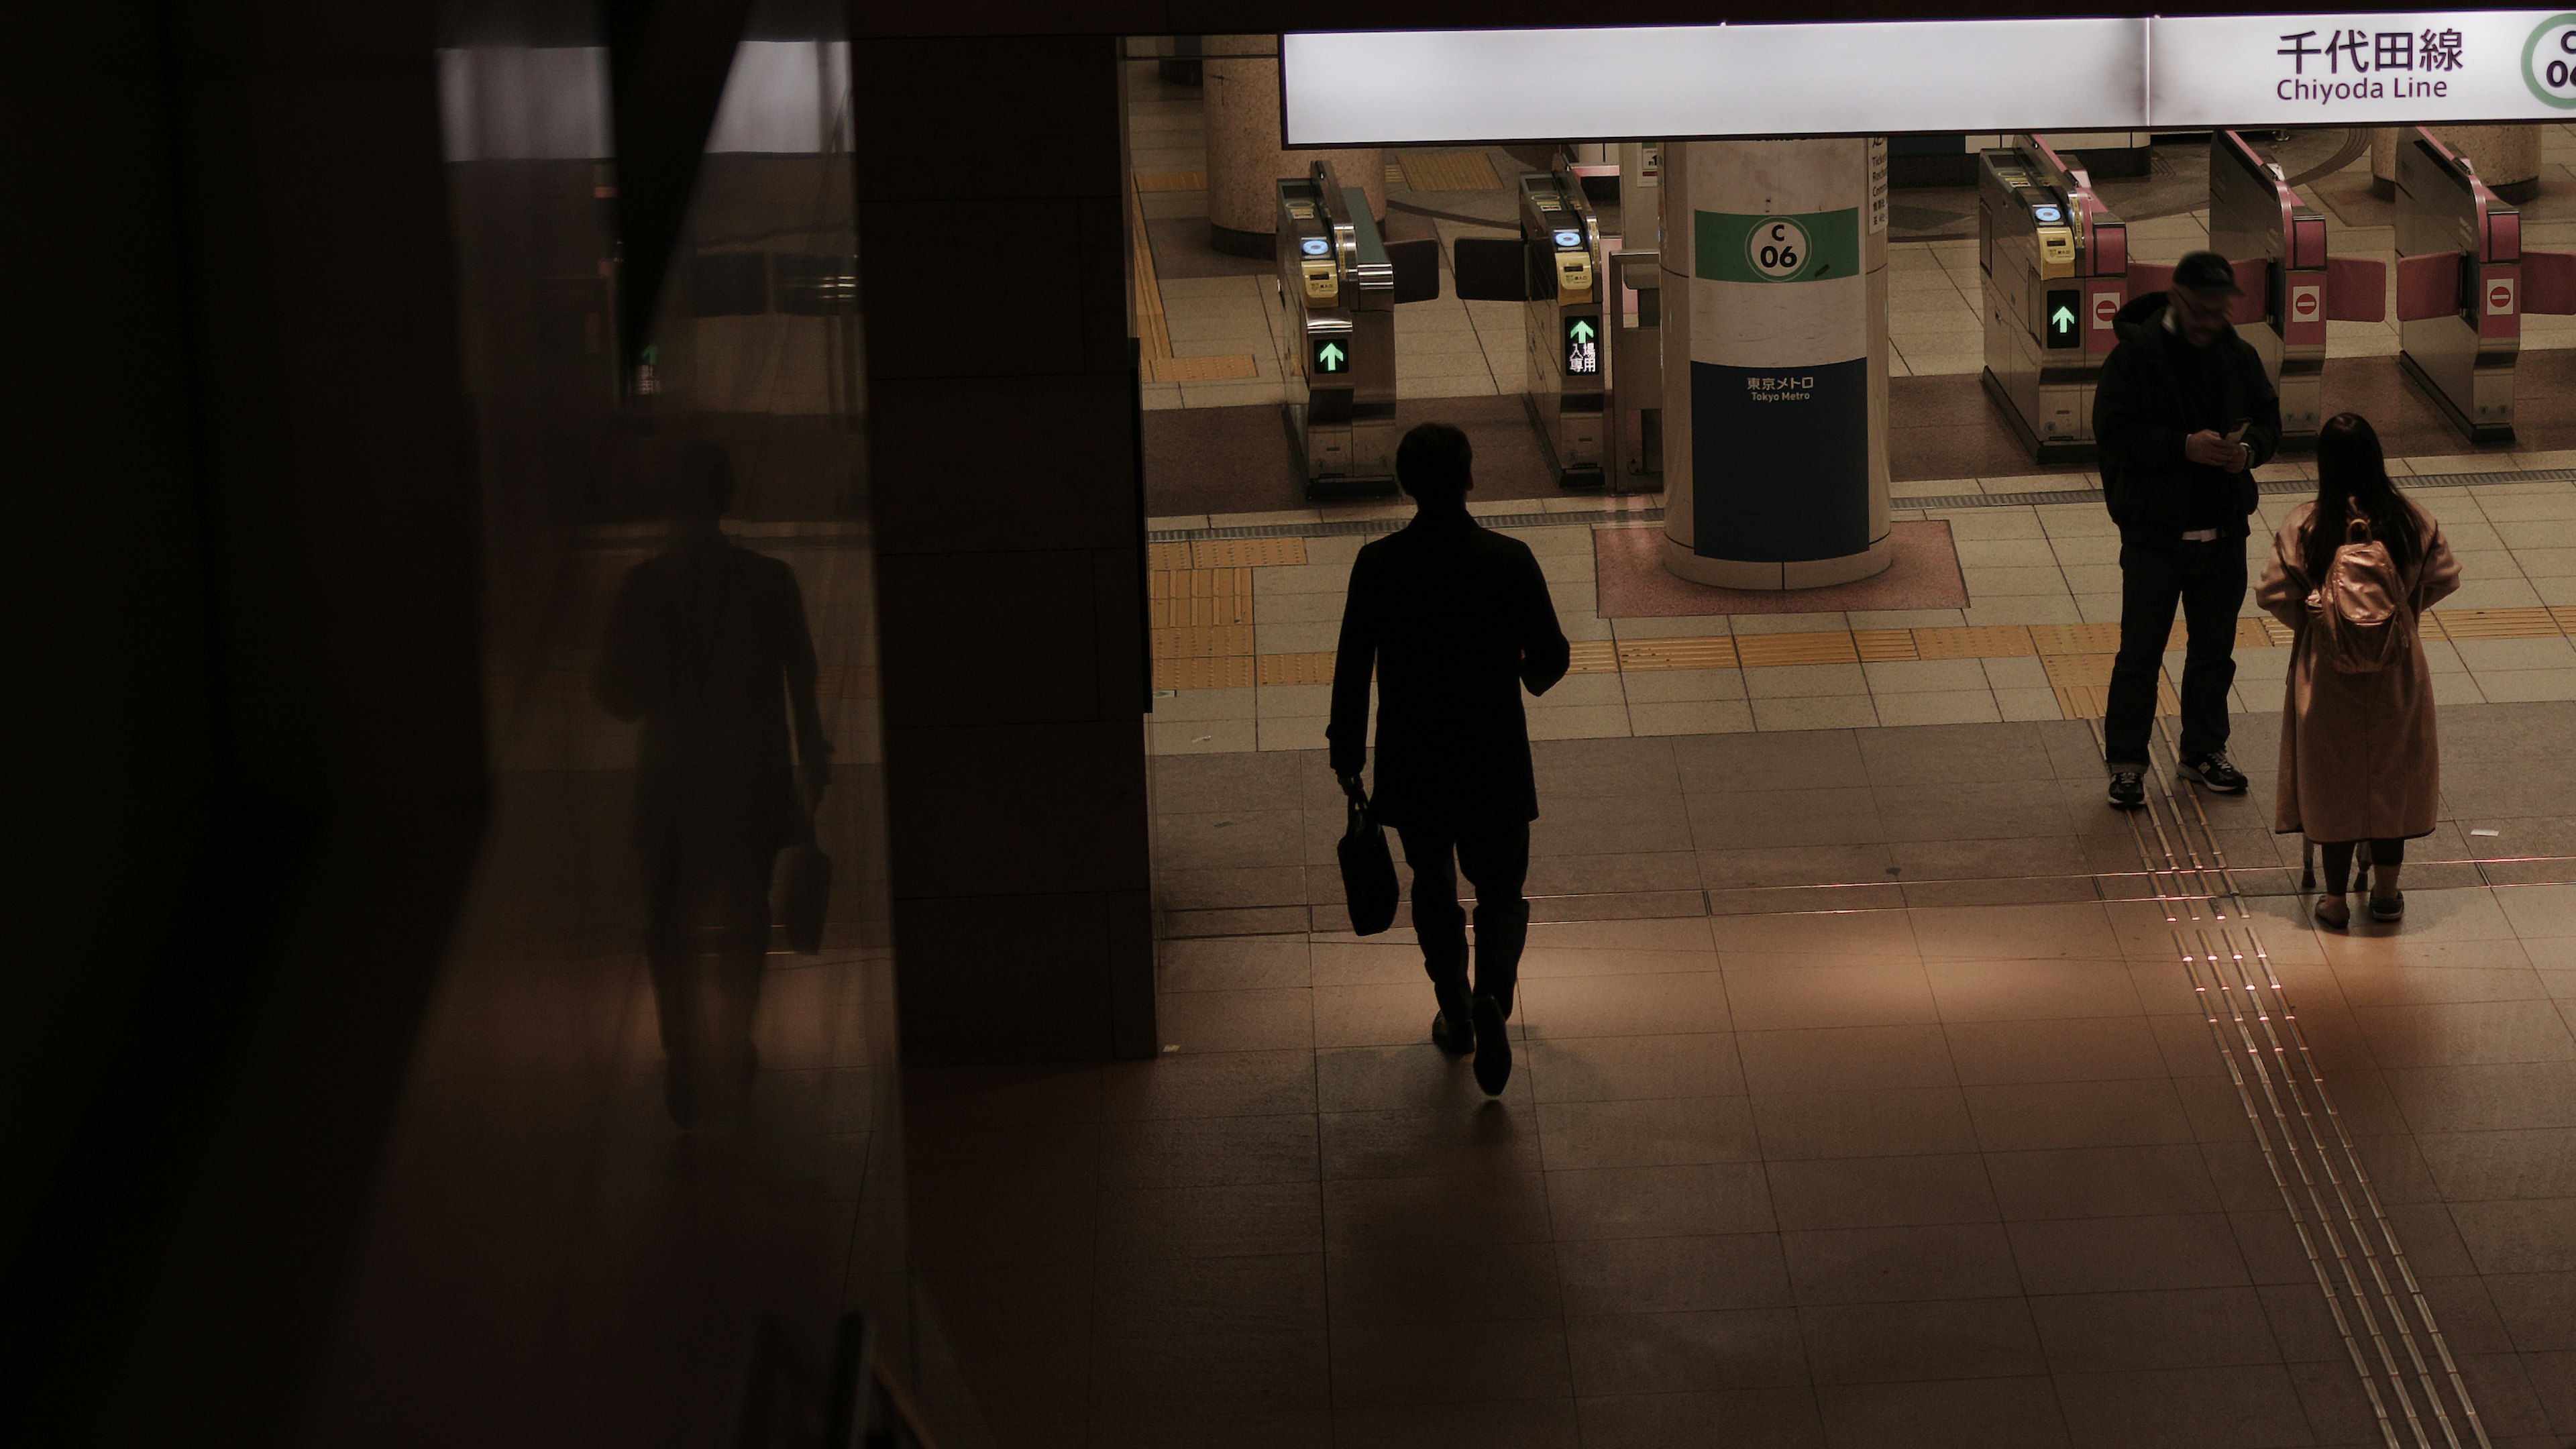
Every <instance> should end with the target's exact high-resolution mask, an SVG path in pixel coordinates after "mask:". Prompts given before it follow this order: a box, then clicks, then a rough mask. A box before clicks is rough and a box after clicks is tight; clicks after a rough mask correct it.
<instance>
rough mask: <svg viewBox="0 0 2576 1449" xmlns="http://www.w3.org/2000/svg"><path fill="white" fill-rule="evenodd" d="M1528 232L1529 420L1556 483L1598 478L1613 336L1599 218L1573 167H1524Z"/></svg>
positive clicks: (1597, 481) (1584, 483)
mask: <svg viewBox="0 0 2576 1449" xmlns="http://www.w3.org/2000/svg"><path fill="white" fill-rule="evenodd" d="M1521 241H1522V243H1523V244H1524V246H1525V247H1526V248H1527V251H1526V253H1525V255H1526V256H1527V257H1528V259H1529V267H1530V277H1529V302H1528V304H1527V305H1528V312H1527V314H1526V315H1527V318H1528V322H1527V326H1526V327H1525V329H1524V331H1525V333H1526V335H1527V338H1528V348H1527V352H1528V356H1529V392H1528V394H1527V396H1528V398H1529V409H1530V420H1531V421H1532V422H1534V423H1536V424H1537V425H1538V436H1539V442H1540V443H1541V445H1543V446H1544V447H1545V448H1546V449H1547V454H1548V463H1549V465H1550V466H1551V467H1553V468H1554V469H1555V470H1556V478H1557V483H1558V484H1559V485H1560V486H1562V487H1566V488H1599V487H1601V486H1603V485H1604V483H1605V482H1606V481H1607V478H1606V475H1605V473H1604V470H1603V466H1602V465H1603V462H1604V460H1605V458H1606V457H1607V447H1606V445H1607V444H1608V442H1609V438H1608V437H1607V429H1606V428H1605V426H1604V424H1605V422H1606V421H1607V419H1606V417H1605V415H1604V407H1603V405H1604V404H1605V403H1606V402H1607V401H1608V396H1607V392H1608V389H1607V386H1606V377H1605V374H1606V372H1607V370H1608V358H1609V354H1610V339H1609V338H1608V337H1606V336H1604V335H1602V326H1603V323H1604V321H1605V320H1606V319H1605V317H1604V312H1603V308H1602V306H1601V297H1602V294H1603V293H1604V292H1605V291H1607V290H1608V283H1609V277H1608V276H1607V274H1606V273H1605V271H1604V269H1603V267H1602V251H1601V222H1600V219H1599V218H1597V217H1595V216H1594V215H1593V213H1592V203H1591V202H1590V201H1589V200H1587V199H1586V198H1585V197H1584V194H1583V182H1582V179H1581V178H1579V177H1577V176H1575V175H1574V174H1573V173H1572V172H1570V171H1564V170H1559V171H1555V172H1552V173H1549V174H1547V175H1544V176H1542V175H1538V174H1536V173H1530V174H1525V175H1523V176H1522V177H1521Z"/></svg>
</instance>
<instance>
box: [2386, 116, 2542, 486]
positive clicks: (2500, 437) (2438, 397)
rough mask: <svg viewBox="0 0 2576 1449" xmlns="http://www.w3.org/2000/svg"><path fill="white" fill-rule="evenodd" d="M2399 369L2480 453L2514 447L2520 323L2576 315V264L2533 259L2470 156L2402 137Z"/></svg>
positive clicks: (2509, 211) (2419, 135) (2417, 132)
mask: <svg viewBox="0 0 2576 1449" xmlns="http://www.w3.org/2000/svg"><path fill="white" fill-rule="evenodd" d="M2396 179H2397V330H2398V334H2399V337H2400V340H2401V342H2402V345H2403V350H2402V351H2400V352H2399V353H2398V356H2397V361H2398V365H2399V366H2400V367H2402V368H2403V369H2404V370H2405V372H2406V375H2407V376H2408V377H2410V378H2413V379H2414V380H2415V383H2416V385H2417V386H2419V387H2421V388H2423V389H2424V391H2425V393H2426V394H2427V395H2428V396H2430V397H2431V398H2432V399H2433V401H2434V403H2435V404H2436V405H2437V406H2439V407H2440V408H2441V410H2442V412H2443V415H2444V416H2446V417H2448V418H2449V419H2450V420H2451V424H2452V426H2454V427H2456V428H2458V429H2459V430H2460V431H2461V432H2462V433H2464V434H2466V435H2467V437H2468V439H2469V441H2471V442H2473V443H2505V442H2511V441H2513V373H2514V363H2515V361H2516V360H2517V359H2518V358H2519V356H2520V354H2521V351H2522V316H2523V314H2524V313H2526V312H2532V313H2569V312H2576V254H2571V253H2568V252H2540V251H2527V250H2525V249H2524V248H2523V246H2522V216H2521V214H2520V213H2519V212H2517V211H2516V210H2514V208H2513V207H2511V206H2508V205H2506V204H2505V203H2504V202H2503V201H2502V200H2499V199H2498V198H2497V196H2496V194H2495V193H2494V192H2492V191H2489V190H2488V189H2487V186H2486V183H2485V182H2483V181H2480V180H2479V179H2478V173H2477V168H2476V167H2475V166H2474V165H2473V164H2471V162H2470V160H2469V158H2468V157H2466V156H2463V155H2460V154H2459V153H2458V152H2456V151H2454V150H2452V149H2451V148H2450V147H2448V146H2445V145H2443V144H2442V143H2441V142H2440V141H2437V140H2435V139H2434V138H2433V136H2432V134H2431V133H2430V132H2427V131H2425V130H2423V129H2422V128H2420V127H2410V128H2408V129H2407V130H2404V131H2402V132H2400V133H2398V142H2397V178H2396Z"/></svg>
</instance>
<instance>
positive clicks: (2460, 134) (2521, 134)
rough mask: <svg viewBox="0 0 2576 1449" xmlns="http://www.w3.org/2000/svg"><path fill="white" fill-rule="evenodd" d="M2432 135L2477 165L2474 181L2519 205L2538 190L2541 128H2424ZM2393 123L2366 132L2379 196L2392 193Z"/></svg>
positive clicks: (2394, 171)
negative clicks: (2368, 136)
mask: <svg viewBox="0 0 2576 1449" xmlns="http://www.w3.org/2000/svg"><path fill="white" fill-rule="evenodd" d="M2425 129H2426V130H2428V131H2431V132H2432V133H2433V138H2434V139H2435V140H2437V141H2440V142H2441V143H2442V144H2443V145H2445V146H2448V147H2450V148H2451V149H2452V150H2454V151H2457V152H2459V153H2460V154H2461V155H2463V156H2466V157H2468V158H2469V160H2471V161H2472V162H2475V163H2476V164H2477V168H2478V179H2479V180H2480V181H2483V182H2485V183H2486V184H2487V189H2488V190H2489V191H2492V192H2494V193H2495V194H2496V195H2498V196H2500V197H2502V198H2504V199H2505V200H2507V201H2510V202H2512V203H2513V204H2514V205H2516V206H2520V205H2521V204H2523V203H2524V202H2526V201H2529V200H2531V199H2532V198H2533V197H2535V196H2538V195H2539V194H2540V127H2538V126H2535V125H2528V124H2525V123H2523V122H2519V121H2499V122H2492V123H2480V124H2475V125H2465V126H2427V127H2425ZM2401 134H2403V133H2402V132H2401V131H2400V130H2399V129H2398V128H2397V127H2395V126H2382V127H2380V128H2379V129H2377V130H2374V131H2372V132H2371V133H2370V189H2371V190H2372V191H2373V192H2375V193H2377V194H2378V195H2379V197H2380V198H2381V199H2382V200H2386V199H2388V198H2391V197H2394V196H2395V195H2396V194H2397V138H2398V136H2399V135H2401Z"/></svg>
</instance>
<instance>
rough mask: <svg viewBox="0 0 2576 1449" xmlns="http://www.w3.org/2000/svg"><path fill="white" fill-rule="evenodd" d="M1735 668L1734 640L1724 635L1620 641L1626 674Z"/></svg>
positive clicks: (1622, 665) (1621, 661)
mask: <svg viewBox="0 0 2576 1449" xmlns="http://www.w3.org/2000/svg"><path fill="white" fill-rule="evenodd" d="M1735 667H1736V662H1735V641H1734V640H1733V639H1729V638H1727V637H1726V636H1724V635H1715V636H1711V637H1709V638H1704V639H1626V640H1622V641H1620V644H1619V669H1620V672H1621V673H1625V674H1647V673H1652V672H1655V671H1658V670H1666V669H1733V668H1735Z"/></svg>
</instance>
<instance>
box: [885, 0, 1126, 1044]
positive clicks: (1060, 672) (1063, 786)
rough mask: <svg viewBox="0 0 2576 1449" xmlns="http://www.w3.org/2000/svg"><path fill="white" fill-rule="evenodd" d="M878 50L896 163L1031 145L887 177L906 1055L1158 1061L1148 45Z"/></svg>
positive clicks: (890, 650) (1005, 40) (891, 638)
mask: <svg viewBox="0 0 2576 1449" xmlns="http://www.w3.org/2000/svg"><path fill="white" fill-rule="evenodd" d="M852 65H853V69H854V71H855V73H856V74H859V75H862V76H866V77H868V78H869V79H868V81H867V83H866V84H864V85H861V86H860V87H858V91H857V106H858V110H857V120H858V124H857V134H859V135H861V136H867V137H872V138H875V140H876V141H877V142H879V143H881V144H883V145H884V146H886V147H888V148H889V149H888V150H887V151H886V152H885V154H888V155H913V154H928V153H929V152H931V151H936V150H939V149H940V148H942V147H953V148H955V150H956V152H957V154H959V155H966V156H1008V157H1010V164H1009V165H1007V166H964V167H955V168H942V167H926V166H924V167H902V166H863V167H861V168H859V173H858V174H859V194H858V202H859V230H860V240H859V279H860V281H859V286H860V301H861V305H862V307H863V309H864V311H865V314H866V317H867V335H868V348H867V357H868V479H869V483H870V486H871V488H872V489H873V492H874V500H873V501H874V526H875V529H876V557H877V599H878V609H879V614H878V637H879V639H880V640H881V641H882V648H883V650H884V664H883V671H884V673H883V679H882V684H881V690H880V692H881V695H882V697H883V699H884V708H885V760H886V788H887V816H888V830H889V835H890V836H891V840H890V849H891V856H892V871H891V874H892V878H893V880H892V888H893V896H894V936H895V961H896V972H897V976H898V987H899V990H900V993H901V1004H902V1028H903V1060H904V1065H905V1066H907V1067H919V1066H949V1065H960V1064H989V1063H997V1062H1065V1061H1106V1060H1109V1059H1111V1058H1113V1057H1150V1056H1153V1055H1154V1054H1155V1052H1156V1050H1157V1047H1158V1046H1159V1041H1158V1039H1157V1038H1156V1036H1155V1034H1154V953H1153V941H1152V939H1151V931H1150V912H1151V901H1150V896H1149V892H1150V890H1151V888H1152V884H1153V865H1152V860H1151V857H1150V856H1149V854H1148V852H1147V836H1146V831H1147V824H1146V813H1145V720H1144V708H1145V699H1146V691H1147V687H1148V685H1147V677H1146V662H1145V618H1144V607H1145V605H1144V597H1143V596H1144V592H1145V589H1144V565H1145V560H1144V557H1143V551H1144V545H1145V528H1144V522H1145V520H1144V488H1143V486H1142V485H1141V483H1140V482H1139V474H1138V471H1137V470H1138V466H1139V464H1138V459H1137V455H1136V436H1137V420H1136V419H1137V413H1136V408H1137V395H1136V380H1135V375H1134V372H1133V370H1132V369H1133V363H1132V361H1131V360H1130V359H1131V349H1132V345H1133V344H1132V339H1131V338H1130V337H1129V334H1128V328H1129V312H1128V307H1127V278H1128V272H1127V268H1128V266H1129V265H1130V260H1129V257H1128V254H1127V248H1126V239H1127V234H1128V230H1127V227H1128V223H1127V207H1128V203H1127V198H1126V190H1127V166H1126V155H1125V148H1124V147H1123V145H1122V134H1123V129H1124V123H1125V109H1124V106H1123V104H1122V97H1121V94H1120V75H1121V68H1120V66H1119V63H1118V42H1117V41H1116V39H1114V38H1112V37H1109V36H1061V37H1038V36H1016V37H976V38H964V39H875V40H867V41H863V42H861V43H860V44H859V45H858V47H857V50H856V54H855V56H854V58H853V61H852ZM1038 235H1044V236H1047V237H1050V238H1053V239H1054V240H1055V243H1056V244H1054V245H1049V246H1044V247H1031V246H1029V245H1028V238H1029V237H1031V236H1038ZM951 278H979V279H983V282H979V283H978V284H976V285H971V286H970V285H957V286H951V285H948V284H947V279H951ZM1003 279H1007V281H1005V280H1003ZM984 282H989V283H991V284H990V285H985V284H983V283H984Z"/></svg>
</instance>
